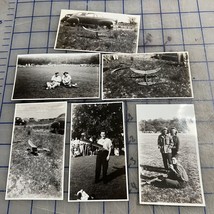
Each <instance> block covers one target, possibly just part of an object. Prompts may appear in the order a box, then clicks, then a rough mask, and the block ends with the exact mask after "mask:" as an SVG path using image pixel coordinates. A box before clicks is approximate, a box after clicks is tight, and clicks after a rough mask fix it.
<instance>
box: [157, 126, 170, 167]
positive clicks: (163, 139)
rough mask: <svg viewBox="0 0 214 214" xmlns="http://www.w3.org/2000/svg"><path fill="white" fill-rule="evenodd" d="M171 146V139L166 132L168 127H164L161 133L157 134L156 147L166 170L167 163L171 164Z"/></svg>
mask: <svg viewBox="0 0 214 214" xmlns="http://www.w3.org/2000/svg"><path fill="white" fill-rule="evenodd" d="M172 147H173V140H172V137H171V136H169V134H168V129H167V128H166V127H164V128H163V129H162V131H161V134H160V135H159V136H158V148H159V149H160V152H161V155H162V158H163V164H164V168H165V169H166V170H168V168H169V165H170V164H172Z"/></svg>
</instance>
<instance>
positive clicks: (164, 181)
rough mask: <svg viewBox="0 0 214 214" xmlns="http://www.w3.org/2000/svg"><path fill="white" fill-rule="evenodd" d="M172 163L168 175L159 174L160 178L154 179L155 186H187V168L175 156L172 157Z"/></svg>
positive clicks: (179, 187)
mask: <svg viewBox="0 0 214 214" xmlns="http://www.w3.org/2000/svg"><path fill="white" fill-rule="evenodd" d="M172 163H173V164H170V170H169V172H168V174H167V177H164V176H159V177H158V179H154V181H155V182H154V186H158V187H162V188H177V189H181V188H184V187H186V185H187V183H188V181H189V178H188V175H187V173H186V170H185V169H184V167H183V166H182V165H181V164H179V163H178V162H177V159H176V158H175V157H173V158H172Z"/></svg>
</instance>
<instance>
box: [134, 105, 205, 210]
mask: <svg viewBox="0 0 214 214" xmlns="http://www.w3.org/2000/svg"><path fill="white" fill-rule="evenodd" d="M137 133H138V164H139V166H138V167H139V195H140V204H153V205H178V206H179V205H182V206H205V201H204V194H203V187H202V180H201V171H200V161H199V151H198V141H197V130H196V121H195V113H194V106H193V105H191V104H186V105H184V104H180V105H179V104H177V105H164V104H162V105H143V104H139V105H137Z"/></svg>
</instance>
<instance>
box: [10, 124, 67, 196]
mask: <svg viewBox="0 0 214 214" xmlns="http://www.w3.org/2000/svg"><path fill="white" fill-rule="evenodd" d="M28 139H29V136H28V135H27V130H26V128H24V126H16V127H15V130H14V136H13V146H12V156H11V163H10V164H11V165H10V174H9V177H8V185H7V197H8V198H18V199H20V198H25V199H35V198H36V199H39V198H45V199H46V198H47V199H48V198H52V199H59V198H62V194H63V192H62V191H63V190H62V184H63V180H62V172H63V159H64V157H63V148H64V139H63V135H58V134H52V133H50V132H49V130H45V129H36V130H34V129H33V131H32V133H31V136H30V139H31V141H32V142H33V143H34V144H35V145H36V146H37V147H38V148H47V149H48V150H50V151H49V152H40V153H39V154H38V156H35V155H33V154H31V153H29V151H27V149H29V148H30V146H29V144H28V142H27V141H28Z"/></svg>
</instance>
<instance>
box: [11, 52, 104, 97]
mask: <svg viewBox="0 0 214 214" xmlns="http://www.w3.org/2000/svg"><path fill="white" fill-rule="evenodd" d="M76 54H79V55H81V54H82V55H84V54H97V55H98V58H99V62H98V73H97V74H98V83H99V87H98V93H97V94H98V96H97V97H74V98H72V97H68V98H57V97H56V98H21V99H14V98H13V97H14V92H15V86H16V79H17V73H18V60H19V57H24V56H30V55H33V56H41V55H46V56H51V55H66V56H69V55H71V56H72V55H76ZM100 81H101V54H100V53H98V52H97V53H53V54H47V53H44V54H22V55H17V59H16V69H15V76H14V81H13V89H12V95H11V100H12V101H22V100H23V101H24V100H26V101H34V100H35V101H42V100H46V101H52V100H53V101H56V100H60V101H63V100H64V101H67V100H85V99H87V100H99V99H101V96H100V94H101V83H100Z"/></svg>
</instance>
